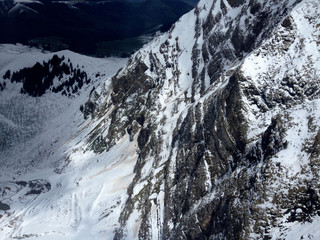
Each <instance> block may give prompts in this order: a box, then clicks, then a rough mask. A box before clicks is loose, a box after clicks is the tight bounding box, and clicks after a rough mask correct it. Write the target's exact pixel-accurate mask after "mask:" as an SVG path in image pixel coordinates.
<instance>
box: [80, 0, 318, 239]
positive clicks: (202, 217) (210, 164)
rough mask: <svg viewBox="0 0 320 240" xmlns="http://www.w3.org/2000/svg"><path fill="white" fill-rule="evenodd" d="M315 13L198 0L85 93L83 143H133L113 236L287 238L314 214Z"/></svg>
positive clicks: (256, 0)
mask: <svg viewBox="0 0 320 240" xmlns="http://www.w3.org/2000/svg"><path fill="white" fill-rule="evenodd" d="M319 12H320V4H319V1H316V0H302V1H299V0H297V1H294V0H290V1H289V0H285V1H280V2H279V1H273V0H272V1H263V0H244V1H231V0H214V1H209V0H203V1H201V2H200V3H199V4H198V5H197V7H196V9H195V10H194V11H192V12H190V13H189V14H187V15H185V16H184V17H182V18H181V19H180V21H179V22H177V23H176V24H175V26H174V27H173V28H172V29H171V30H170V31H169V32H168V33H167V34H165V35H163V36H161V37H159V38H157V39H155V40H154V41H153V42H151V43H150V44H148V45H147V46H145V47H144V48H143V49H141V50H140V51H139V52H137V53H136V54H134V55H133V56H132V57H131V59H130V61H129V63H128V65H127V66H126V67H125V68H123V69H122V70H121V71H119V72H118V73H117V75H116V76H114V77H113V78H112V85H111V87H110V88H108V89H107V90H106V91H105V92H104V93H103V92H102V93H101V92H100V93H98V92H93V93H92V94H91V96H92V97H91V99H90V100H89V101H88V103H87V104H86V106H87V107H86V108H85V111H86V112H88V114H91V116H92V117H93V119H95V118H97V117H100V118H101V117H102V116H105V118H106V120H105V121H104V122H107V123H108V124H107V125H104V126H100V127H98V128H96V129H94V130H93V131H92V133H91V137H90V139H89V141H90V144H89V146H90V148H91V149H93V150H94V151H96V152H103V151H108V150H110V149H112V147H113V146H115V145H117V144H118V143H119V140H120V139H122V138H123V137H125V136H127V135H130V139H131V141H137V146H138V149H137V151H138V154H139V156H138V160H137V163H136V165H135V169H134V171H135V177H134V179H133V181H132V183H131V184H130V186H129V187H128V189H127V193H128V199H127V201H126V203H125V205H124V208H123V209H122V212H121V215H120V217H119V222H120V227H119V228H118V229H116V232H115V236H114V239H133V238H139V239H272V238H273V237H279V238H280V239H285V238H286V236H287V234H288V232H290V228H288V227H287V224H288V222H289V223H290V222H306V221H307V222H312V221H313V219H315V217H317V216H320V199H319V194H320V193H319V187H320V186H319V181H318V179H319V173H320V172H319V170H320V157H319V134H320V129H319V125H318V124H317V123H318V122H319V120H320V115H319V108H320V102H319V101H320V100H319V96H320V95H319V88H318V86H319V83H320V78H319V73H320V67H319V66H320V65H319V50H320V43H319V37H320V35H319V33H320V31H319V26H320V22H319V19H320V16H319ZM90 103H99V104H90ZM108 112H109V113H110V114H107V113H108ZM88 114H87V116H88ZM277 234H278V235H277ZM277 239H278V238H277Z"/></svg>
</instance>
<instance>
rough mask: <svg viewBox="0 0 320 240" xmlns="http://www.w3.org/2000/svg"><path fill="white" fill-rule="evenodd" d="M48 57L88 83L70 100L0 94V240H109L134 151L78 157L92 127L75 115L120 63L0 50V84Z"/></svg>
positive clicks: (9, 90)
mask: <svg viewBox="0 0 320 240" xmlns="http://www.w3.org/2000/svg"><path fill="white" fill-rule="evenodd" d="M53 54H57V55H58V56H62V55H63V56H65V58H66V59H68V58H70V60H71V61H72V63H73V64H75V65H79V66H83V68H85V70H86V72H87V73H88V75H89V76H90V77H91V78H92V79H94V81H93V82H92V83H90V85H87V86H85V87H84V88H82V89H81V91H80V92H79V93H78V94H76V96H73V97H72V98H68V97H66V96H62V95H61V94H60V93H52V92H48V93H46V94H45V95H44V96H41V97H37V98H34V97H30V96H28V95H26V94H20V93H19V90H20V88H21V84H20V83H7V85H6V89H5V90H4V91H2V92H0V99H1V102H0V116H1V117H0V127H1V132H0V135H1V139H7V142H6V143H5V147H6V149H4V150H3V151H1V152H0V161H1V171H0V201H1V203H4V204H7V205H9V206H10V210H8V211H2V210H0V229H1V231H0V239H16V238H19V239H23V238H27V239H112V236H113V234H112V232H113V230H114V228H115V227H116V226H117V224H118V216H119V214H120V213H119V212H120V209H121V204H122V203H123V201H124V200H125V199H126V188H127V186H128V184H130V182H131V180H132V178H133V166H134V164H135V161H136V158H137V154H136V152H135V149H136V147H135V146H134V143H133V142H129V140H128V139H123V144H119V147H115V148H114V149H112V150H111V151H109V152H107V153H103V154H100V155H96V154H93V153H92V152H90V151H84V150H85V149H86V147H87V146H86V141H84V139H85V138H86V136H87V134H88V133H89V132H90V131H91V129H92V128H93V127H94V123H93V125H91V124H92V123H91V120H90V119H89V120H86V121H85V120H84V117H83V114H82V113H81V111H80V110H79V109H80V105H83V104H84V103H85V102H86V101H87V99H88V96H89V93H90V91H91V90H92V88H93V86H94V87H95V88H96V89H98V88H99V86H100V87H103V86H104V84H105V83H107V82H108V81H110V80H108V78H109V77H111V76H112V75H114V74H115V73H116V72H117V70H118V69H119V68H120V67H122V66H123V65H124V64H125V63H126V61H127V60H126V59H120V58H107V59H97V58H91V57H86V56H82V55H79V54H76V53H73V52H70V51H61V52H58V53H46V52H41V51H40V50H37V49H30V48H27V47H25V46H22V45H1V46H0V76H1V77H2V76H3V75H4V74H5V72H6V71H7V70H8V69H10V70H11V71H12V72H13V71H16V70H19V69H21V68H23V67H31V66H32V65H34V64H35V63H36V62H37V61H39V62H42V61H47V60H48V59H49V58H51V57H52V56H53ZM98 73H99V77H97V74H98ZM130 149H131V150H130ZM46 185H47V186H46ZM32 190H33V191H34V192H33V193H32ZM37 191H38V192H37ZM107 216H108V218H106V217H107Z"/></svg>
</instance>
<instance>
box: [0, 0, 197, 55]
mask: <svg viewBox="0 0 320 240" xmlns="http://www.w3.org/2000/svg"><path fill="white" fill-rule="evenodd" d="M194 5H195V3H194V4H191V3H188V1H180V0H170V1H169V0H148V1H126V0H111V1H109V0H108V1H96V0H90V1H60V0H58V1H51V0H1V1H0V22H1V24H0V32H1V35H0V43H17V42H19V43H23V44H28V45H30V46H37V47H41V48H43V49H46V50H51V51H58V50H62V49H70V50H72V51H76V52H79V53H84V54H90V55H95V56H110V55H112V56H121V55H129V54H131V53H132V52H134V51H136V50H137V49H139V48H140V47H141V46H142V45H143V44H144V43H146V42H148V40H150V38H151V37H152V36H154V35H155V34H156V32H157V31H166V30H168V29H169V28H170V26H171V25H172V24H173V23H174V22H175V21H176V20H177V19H178V18H179V17H180V16H181V15H183V14H184V13H186V12H188V11H190V10H191V9H192V8H193V6H194Z"/></svg>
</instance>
